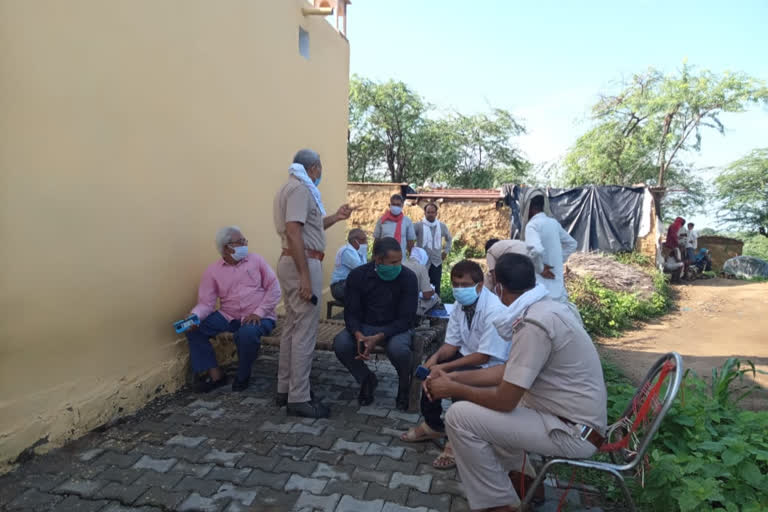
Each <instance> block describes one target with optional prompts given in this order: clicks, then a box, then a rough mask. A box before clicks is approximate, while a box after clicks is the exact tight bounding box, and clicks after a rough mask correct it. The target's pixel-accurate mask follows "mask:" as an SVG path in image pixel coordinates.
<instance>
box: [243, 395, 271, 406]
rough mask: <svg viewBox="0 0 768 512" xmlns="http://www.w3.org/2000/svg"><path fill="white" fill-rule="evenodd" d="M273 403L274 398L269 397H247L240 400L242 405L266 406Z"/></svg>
mask: <svg viewBox="0 0 768 512" xmlns="http://www.w3.org/2000/svg"><path fill="white" fill-rule="evenodd" d="M271 403H272V400H270V399H269V398H254V397H250V398H246V399H245V400H243V401H242V402H240V405H252V406H254V407H265V406H268V405H270V404H271Z"/></svg>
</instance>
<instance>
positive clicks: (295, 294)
mask: <svg viewBox="0 0 768 512" xmlns="http://www.w3.org/2000/svg"><path fill="white" fill-rule="evenodd" d="M307 264H308V266H309V275H310V281H311V283H312V293H314V294H315V296H316V297H317V298H318V300H319V299H320V297H322V292H323V267H322V264H321V263H320V261H319V260H316V259H311V258H309V259H307ZM277 278H278V280H279V281H280V289H281V290H282V293H283V301H284V304H285V320H283V322H282V325H281V326H280V327H281V330H282V334H281V336H280V359H279V366H278V370H277V392H278V393H288V402H290V403H300V402H308V401H309V374H310V372H311V371H312V357H313V356H314V353H315V344H316V343H317V325H318V322H319V321H320V305H319V304H318V305H314V304H312V303H311V302H307V301H305V300H303V299H302V298H301V297H300V296H299V272H298V270H297V269H296V264H295V263H294V262H293V258H291V257H290V256H281V257H280V261H278V263H277Z"/></svg>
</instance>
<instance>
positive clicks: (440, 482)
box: [430, 478, 464, 496]
mask: <svg viewBox="0 0 768 512" xmlns="http://www.w3.org/2000/svg"><path fill="white" fill-rule="evenodd" d="M430 492H431V493H432V494H453V495H454V496H464V489H463V488H462V487H461V482H457V481H456V480H448V479H443V478H435V479H433V480H432V487H430Z"/></svg>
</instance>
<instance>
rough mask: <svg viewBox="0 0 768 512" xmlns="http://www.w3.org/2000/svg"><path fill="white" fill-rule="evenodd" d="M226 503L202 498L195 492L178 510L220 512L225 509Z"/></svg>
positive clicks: (184, 511) (182, 511)
mask: <svg viewBox="0 0 768 512" xmlns="http://www.w3.org/2000/svg"><path fill="white" fill-rule="evenodd" d="M225 504H226V503H224V502H223V501H218V502H217V501H214V500H213V498H206V497H205V496H200V495H199V494H198V493H196V492H193V493H192V494H190V495H189V496H188V497H187V499H185V500H184V501H183V502H182V503H181V505H179V508H178V510H180V511H181V512H186V511H188V510H189V511H194V512H218V511H219V510H221V509H222V508H224V506H225Z"/></svg>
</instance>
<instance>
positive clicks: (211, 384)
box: [195, 376, 227, 393]
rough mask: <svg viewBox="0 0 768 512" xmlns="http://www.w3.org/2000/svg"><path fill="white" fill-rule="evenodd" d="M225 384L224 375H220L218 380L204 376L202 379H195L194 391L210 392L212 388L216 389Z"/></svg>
mask: <svg viewBox="0 0 768 512" xmlns="http://www.w3.org/2000/svg"><path fill="white" fill-rule="evenodd" d="M226 384H227V378H226V377H222V378H220V379H219V380H213V379H211V377H210V376H206V377H205V378H204V379H201V380H199V381H197V384H195V392H197V393H210V392H211V391H213V390H214V389H218V388H220V387H221V386H226Z"/></svg>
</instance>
